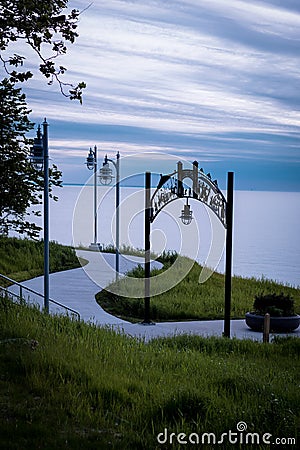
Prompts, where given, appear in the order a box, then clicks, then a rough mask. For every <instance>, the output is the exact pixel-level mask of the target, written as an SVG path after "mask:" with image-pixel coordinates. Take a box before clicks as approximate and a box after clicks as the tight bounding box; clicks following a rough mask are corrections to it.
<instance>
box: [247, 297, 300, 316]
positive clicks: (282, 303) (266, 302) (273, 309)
mask: <svg viewBox="0 0 300 450" xmlns="http://www.w3.org/2000/svg"><path fill="white" fill-rule="evenodd" d="M253 307H254V312H255V314H259V315H261V316H264V315H265V314H266V313H269V314H270V316H273V317H288V316H294V315H295V310H294V300H293V299H292V297H291V296H290V295H289V294H288V295H285V294H283V293H281V294H266V295H257V296H256V297H255V300H254V304H253Z"/></svg>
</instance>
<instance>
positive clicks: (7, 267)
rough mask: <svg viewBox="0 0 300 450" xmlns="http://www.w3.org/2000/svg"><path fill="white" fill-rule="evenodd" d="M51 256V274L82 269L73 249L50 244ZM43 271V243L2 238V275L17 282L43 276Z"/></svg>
mask: <svg viewBox="0 0 300 450" xmlns="http://www.w3.org/2000/svg"><path fill="white" fill-rule="evenodd" d="M49 254H50V258H49V260H50V272H59V271H61V270H68V269H74V268H76V267H81V265H80V263H79V261H78V258H77V256H76V253H75V250H74V249H73V248H71V247H68V246H65V245H61V244H58V243H57V242H50V244H49ZM43 270H44V243H43V241H32V240H29V239H18V238H8V237H5V236H0V273H2V274H3V275H6V276H8V277H9V278H12V279H13V280H15V281H24V280H26V279H29V278H34V277H36V276H39V275H42V274H43Z"/></svg>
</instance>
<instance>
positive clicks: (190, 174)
mask: <svg viewBox="0 0 300 450" xmlns="http://www.w3.org/2000/svg"><path fill="white" fill-rule="evenodd" d="M175 175H177V177H175ZM185 178H189V179H191V180H192V181H193V187H192V188H185V187H184V185H183V181H184V179H185ZM179 198H192V199H194V200H198V201H200V202H201V203H203V204H205V205H206V206H208V207H209V208H210V209H211V210H212V211H213V212H214V214H215V215H216V216H217V217H218V219H219V220H220V222H221V223H222V225H223V226H224V228H227V224H226V206H227V204H226V199H225V197H224V195H223V194H222V192H221V191H220V189H219V187H218V184H217V180H214V181H212V180H211V177H210V174H208V175H205V174H204V172H203V170H202V169H200V170H198V165H196V162H195V163H194V168H193V169H182V164H181V163H180V162H179V163H178V170H177V171H176V170H175V171H174V172H173V173H171V174H169V175H161V179H160V182H159V183H158V186H157V188H156V190H155V191H154V194H153V195H152V197H151V215H150V217H151V218H150V220H151V222H153V221H154V220H155V218H156V217H157V215H158V214H159V213H160V212H161V211H162V210H163V208H164V207H165V206H167V205H168V204H169V203H171V202H173V201H174V200H177V199H179Z"/></svg>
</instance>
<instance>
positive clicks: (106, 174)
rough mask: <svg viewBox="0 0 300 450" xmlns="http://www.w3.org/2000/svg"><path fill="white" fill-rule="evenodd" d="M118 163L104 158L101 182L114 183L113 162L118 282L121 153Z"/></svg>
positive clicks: (117, 276)
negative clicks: (112, 167) (113, 169)
mask: <svg viewBox="0 0 300 450" xmlns="http://www.w3.org/2000/svg"><path fill="white" fill-rule="evenodd" d="M116 159H117V160H116V162H115V161H113V160H112V159H109V158H108V157H107V155H106V156H105V158H104V162H103V166H102V167H101V169H100V171H99V172H100V175H99V180H100V183H101V184H104V185H108V184H110V183H111V182H112V179H113V175H112V170H111V168H110V167H109V162H111V163H112V164H113V166H114V168H115V169H116V281H118V279H119V272H120V211H119V205H120V153H119V152H118V153H117V154H116Z"/></svg>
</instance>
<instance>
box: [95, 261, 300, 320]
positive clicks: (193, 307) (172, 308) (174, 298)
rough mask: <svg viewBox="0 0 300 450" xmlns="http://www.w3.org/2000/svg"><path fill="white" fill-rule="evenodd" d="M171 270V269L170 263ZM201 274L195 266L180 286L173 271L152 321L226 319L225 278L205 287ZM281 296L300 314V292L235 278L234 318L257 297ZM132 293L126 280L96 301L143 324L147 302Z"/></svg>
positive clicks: (140, 273) (136, 272)
mask: <svg viewBox="0 0 300 450" xmlns="http://www.w3.org/2000/svg"><path fill="white" fill-rule="evenodd" d="M181 259H182V260H184V259H186V258H181ZM163 262H164V261H163ZM167 267H170V265H169V261H168V260H167ZM179 270H180V267H179ZM201 270H202V267H201V266H200V265H199V264H197V263H196V262H195V263H194V265H193V267H192V268H191V270H190V271H189V273H188V275H187V276H186V277H185V278H183V279H182V280H181V281H180V282H176V281H177V280H180V279H181V276H180V273H179V274H178V275H177V273H176V270H174V271H172V272H171V275H170V276H172V277H174V280H175V283H174V284H175V285H174V287H173V288H172V289H169V290H167V291H166V292H163V293H162V294H160V295H156V296H153V297H152V298H151V318H152V319H153V320H155V321H166V320H175V321H178V320H209V319H223V318H224V281H225V280H224V275H222V274H220V273H217V272H215V273H213V275H212V276H211V277H210V278H209V279H208V280H207V281H206V282H205V283H202V284H200V283H199V275H200V273H201ZM159 273H161V271H159V270H157V269H154V271H153V275H157V274H159ZM130 276H133V277H135V278H139V277H140V278H142V277H144V270H143V268H142V267H141V266H139V267H137V268H135V269H133V271H132V272H131V273H130ZM170 276H168V278H167V281H169V279H170ZM157 278H159V277H157ZM153 280H154V281H153ZM142 281H143V280H141V282H142ZM155 281H156V280H155V277H154V278H153V277H152V279H151V283H154V282H155ZM158 282H160V281H158ZM122 291H123V292H126V293H127V296H126V297H124V296H120V295H117V294H116V292H122ZM114 292H115V293H114ZM281 292H283V293H285V294H289V295H291V297H292V298H293V299H294V302H295V312H296V313H297V314H300V289H296V288H293V287H290V286H284V285H282V284H279V283H276V282H275V281H272V280H268V279H265V278H261V279H256V278H242V277H238V276H234V277H233V278H232V302H231V303H232V304H231V315H232V318H235V319H237V318H244V317H245V313H246V312H247V311H250V310H251V309H252V307H253V302H254V298H255V295H259V294H269V293H277V294H280V293H281ZM131 293H134V292H133V290H132V292H131V290H130V282H128V281H127V280H126V279H125V280H124V279H122V280H120V281H119V282H118V283H111V284H110V285H109V286H108V287H107V288H106V289H104V290H102V291H101V292H99V293H98V294H97V295H96V300H97V302H98V303H99V304H100V306H101V307H102V308H103V309H105V310H106V311H107V312H109V313H111V314H114V315H116V316H119V317H122V318H124V319H126V320H130V321H140V320H141V319H143V318H144V300H143V298H135V297H133V296H132V297H131Z"/></svg>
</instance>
